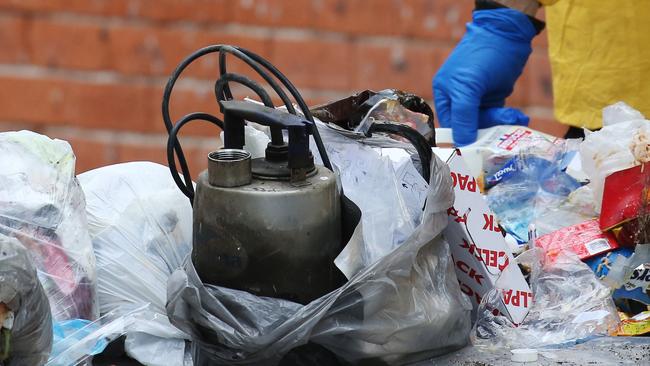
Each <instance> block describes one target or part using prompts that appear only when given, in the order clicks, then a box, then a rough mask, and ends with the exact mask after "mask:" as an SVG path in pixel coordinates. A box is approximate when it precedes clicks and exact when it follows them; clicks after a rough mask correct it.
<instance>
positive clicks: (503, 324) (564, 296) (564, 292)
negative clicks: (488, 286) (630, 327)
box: [472, 249, 619, 348]
mask: <svg viewBox="0 0 650 366" xmlns="http://www.w3.org/2000/svg"><path fill="white" fill-rule="evenodd" d="M517 262H518V263H519V264H520V265H524V266H528V267H531V268H532V273H531V279H530V285H531V289H532V291H533V296H534V299H533V305H532V307H531V308H530V312H529V313H528V315H527V316H526V318H525V319H524V321H523V322H522V323H521V324H519V325H518V326H516V325H515V324H513V323H511V322H510V321H509V320H508V318H507V317H505V316H503V315H501V314H500V313H498V312H497V311H496V310H495V309H498V306H499V299H500V294H499V290H498V289H494V290H492V291H490V292H489V293H488V294H486V296H485V297H484V298H483V300H482V301H481V304H480V305H479V309H478V319H477V322H476V324H475V325H474V329H473V330H472V343H473V344H474V345H475V346H480V347H487V348H498V347H510V348H540V347H547V346H553V345H562V344H569V343H576V342H579V341H583V340H585V339H588V338H591V337H593V336H598V335H608V334H610V333H611V332H612V331H613V330H615V329H616V326H617V324H618V322H619V318H618V314H617V312H616V307H615V306H614V302H613V300H612V297H611V292H610V290H609V289H608V288H607V287H606V286H605V285H604V284H603V283H601V282H600V280H599V279H598V278H597V277H596V276H595V274H594V272H593V271H592V270H591V269H590V268H589V266H587V265H586V264H584V263H582V262H581V261H580V259H579V258H578V257H577V256H576V255H575V254H572V253H569V252H562V254H561V255H560V256H558V257H557V258H556V259H555V260H554V261H544V254H543V252H542V251H541V250H540V249H531V250H529V251H527V252H524V253H522V254H521V255H520V256H519V257H517ZM495 314H496V315H495Z"/></svg>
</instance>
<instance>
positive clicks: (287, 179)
mask: <svg viewBox="0 0 650 366" xmlns="http://www.w3.org/2000/svg"><path fill="white" fill-rule="evenodd" d="M220 105H221V107H222V112H223V115H224V120H223V123H224V126H223V129H224V148H223V149H221V150H217V151H214V152H212V153H210V154H209V155H208V169H207V170H205V171H203V172H202V173H201V174H200V176H199V177H198V180H197V182H196V194H195V196H194V202H193V206H194V232H193V252H192V262H193V264H194V266H195V268H196V270H197V273H198V275H199V277H200V278H201V280H202V281H203V282H204V283H209V284H214V285H219V286H224V287H228V288H235V289H240V290H245V291H248V292H250V293H252V294H255V295H258V296H268V297H279V298H284V299H287V300H291V301H296V302H299V303H303V304H305V303H308V302H310V301H311V300H314V299H316V298H318V297H321V296H322V295H324V294H326V293H328V292H329V291H331V290H334V289H336V288H337V287H339V286H341V285H342V283H343V281H342V280H343V277H342V275H341V273H340V272H339V271H338V269H337V268H336V267H335V265H334V259H335V257H336V256H337V255H338V253H339V252H340V250H341V248H342V243H341V203H340V202H341V197H340V192H339V189H338V188H337V184H336V176H335V175H334V173H333V172H331V171H330V170H328V169H326V168H324V167H322V166H318V165H315V164H314V160H313V155H312V153H311V151H310V150H309V136H310V133H311V129H312V128H314V125H313V123H312V122H310V121H307V120H305V119H303V118H302V117H300V116H297V115H293V114H289V113H286V112H282V111H279V110H276V109H273V108H268V107H265V106H261V105H257V104H255V103H250V102H243V101H232V100H230V101H228V100H224V101H221V102H220ZM245 121H251V122H255V123H258V124H260V125H265V126H269V127H271V128H272V129H273V130H275V131H276V132H277V131H280V130H286V131H288V144H282V145H273V142H272V143H270V144H269V146H268V148H267V149H266V156H265V157H264V158H258V159H251V155H250V154H249V153H248V152H247V151H245V150H243V147H244V145H245V136H244V126H245V123H246V122H245Z"/></svg>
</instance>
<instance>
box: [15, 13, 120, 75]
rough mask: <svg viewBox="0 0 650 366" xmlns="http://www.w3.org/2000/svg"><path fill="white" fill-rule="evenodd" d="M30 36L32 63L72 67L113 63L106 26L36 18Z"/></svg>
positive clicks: (89, 67) (93, 67)
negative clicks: (110, 57)
mask: <svg viewBox="0 0 650 366" xmlns="http://www.w3.org/2000/svg"><path fill="white" fill-rule="evenodd" d="M28 39H29V44H30V54H31V55H30V56H31V60H32V62H33V63H35V64H37V65H45V66H50V67H66V68H73V69H106V68H108V67H109V65H110V59H109V57H108V56H109V54H108V52H109V48H108V45H109V42H108V41H109V40H108V32H107V30H106V29H105V28H104V27H101V26H97V25H93V24H83V23H81V24H80V23H72V24H70V22H57V21H48V20H39V19H35V20H34V21H33V22H32V23H31V24H30V27H29V32H28Z"/></svg>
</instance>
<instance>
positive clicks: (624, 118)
mask: <svg viewBox="0 0 650 366" xmlns="http://www.w3.org/2000/svg"><path fill="white" fill-rule="evenodd" d="M644 119H645V117H644V116H643V114H642V113H641V112H639V111H637V110H636V109H634V108H632V107H630V106H629V105H628V104H627V103H625V102H618V103H614V104H612V105H610V106H607V107H605V108H603V126H611V125H615V124H617V123H621V122H628V121H634V120H644Z"/></svg>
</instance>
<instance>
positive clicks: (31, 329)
mask: <svg viewBox="0 0 650 366" xmlns="http://www.w3.org/2000/svg"><path fill="white" fill-rule="evenodd" d="M0 303H3V304H5V305H7V307H8V308H9V310H11V311H12V312H13V313H14V321H13V327H12V328H11V330H10V331H11V345H10V358H9V359H8V360H7V362H6V364H7V365H8V366H12V365H17V366H40V365H43V364H44V363H45V361H47V358H48V356H49V354H50V349H51V348H52V315H51V313H50V304H49V302H48V300H47V296H46V295H45V291H44V290H43V287H42V286H41V284H40V283H39V281H38V278H37V275H36V269H35V268H34V266H33V264H32V261H31V259H30V255H29V253H28V252H27V250H26V249H25V248H24V247H23V246H22V244H20V242H19V241H18V240H17V239H15V238H11V237H7V236H5V235H1V234H0ZM0 328H2V324H0ZM0 338H2V337H0ZM0 363H1V362H0Z"/></svg>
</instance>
